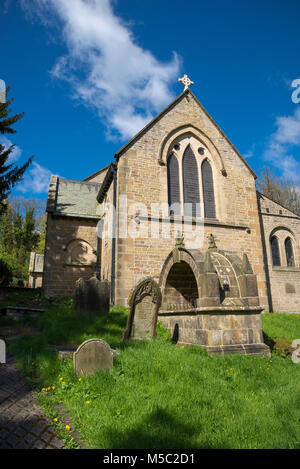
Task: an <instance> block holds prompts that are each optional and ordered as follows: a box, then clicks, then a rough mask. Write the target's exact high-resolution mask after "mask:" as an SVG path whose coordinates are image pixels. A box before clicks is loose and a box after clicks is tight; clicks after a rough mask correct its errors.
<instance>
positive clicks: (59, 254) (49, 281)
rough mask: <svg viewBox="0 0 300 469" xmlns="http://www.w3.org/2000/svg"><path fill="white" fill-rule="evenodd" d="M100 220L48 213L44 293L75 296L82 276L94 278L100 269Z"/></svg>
mask: <svg viewBox="0 0 300 469" xmlns="http://www.w3.org/2000/svg"><path fill="white" fill-rule="evenodd" d="M96 224H97V220H85V219H83V218H75V217H74V218H71V217H56V216H54V215H52V214H51V213H48V217H47V233H46V247H45V260H44V278H43V293H44V295H46V296H56V297H62V296H72V295H73V294H74V292H75V282H76V280H77V279H78V278H80V277H83V278H85V279H88V278H90V277H91V276H92V275H94V274H95V269H96V250H97V236H96Z"/></svg>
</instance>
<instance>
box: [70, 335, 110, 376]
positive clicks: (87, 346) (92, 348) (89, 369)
mask: <svg viewBox="0 0 300 469" xmlns="http://www.w3.org/2000/svg"><path fill="white" fill-rule="evenodd" d="M73 364H74V372H75V374H76V375H77V376H92V375H94V374H95V373H96V372H97V371H99V370H111V369H112V366H113V352H112V350H111V348H110V346H109V345H108V343H107V342H104V340H101V339H89V340H86V341H85V342H83V343H82V344H81V345H79V347H78V349H77V350H76V352H74V354H73Z"/></svg>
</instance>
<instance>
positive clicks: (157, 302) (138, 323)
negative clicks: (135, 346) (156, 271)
mask: <svg viewBox="0 0 300 469" xmlns="http://www.w3.org/2000/svg"><path fill="white" fill-rule="evenodd" d="M128 304H129V308H130V310H129V316H128V321H127V327H126V330H125V332H124V336H123V337H124V339H125V340H126V339H131V340H139V339H152V338H153V337H155V336H156V324H157V315H158V310H159V308H160V306H161V291H160V288H159V286H158V284H157V283H156V282H155V280H153V278H151V277H145V278H144V279H142V280H140V281H139V282H138V284H137V285H135V287H134V288H133V289H132V290H131V293H130V295H129V298H128Z"/></svg>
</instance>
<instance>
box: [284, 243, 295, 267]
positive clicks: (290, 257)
mask: <svg viewBox="0 0 300 469" xmlns="http://www.w3.org/2000/svg"><path fill="white" fill-rule="evenodd" d="M284 247H285V255H286V262H287V265H288V267H295V259H294V251H293V243H292V240H291V238H290V237H288V238H286V240H285V242H284Z"/></svg>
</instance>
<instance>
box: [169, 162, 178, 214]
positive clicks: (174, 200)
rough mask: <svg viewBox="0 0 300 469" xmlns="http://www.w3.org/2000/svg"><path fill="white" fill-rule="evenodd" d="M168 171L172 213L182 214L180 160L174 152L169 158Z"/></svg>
mask: <svg viewBox="0 0 300 469" xmlns="http://www.w3.org/2000/svg"><path fill="white" fill-rule="evenodd" d="M167 172H168V204H169V208H170V215H180V185H179V166H178V160H177V158H176V156H175V155H174V154H173V153H172V154H171V155H170V156H169V158H168V162H167Z"/></svg>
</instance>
